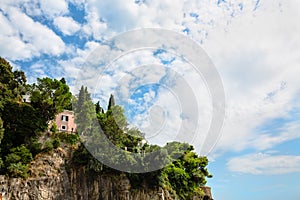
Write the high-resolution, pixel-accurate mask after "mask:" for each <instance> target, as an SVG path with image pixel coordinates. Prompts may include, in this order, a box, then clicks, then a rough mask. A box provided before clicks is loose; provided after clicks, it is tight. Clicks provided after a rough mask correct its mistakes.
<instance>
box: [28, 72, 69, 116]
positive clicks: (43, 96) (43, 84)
mask: <svg viewBox="0 0 300 200" xmlns="http://www.w3.org/2000/svg"><path fill="white" fill-rule="evenodd" d="M71 98H72V94H71V92H70V91H69V87H68V85H67V84H66V83H65V81H59V80H56V79H51V78H42V79H40V78H38V79H37V84H33V85H32V86H31V105H32V106H33V107H34V108H35V109H36V110H37V111H38V112H39V116H40V118H41V119H43V120H44V121H45V122H48V121H49V120H52V119H54V117H55V115H56V114H58V113H59V112H61V111H63V110H64V109H65V108H69V107H70V105H71Z"/></svg>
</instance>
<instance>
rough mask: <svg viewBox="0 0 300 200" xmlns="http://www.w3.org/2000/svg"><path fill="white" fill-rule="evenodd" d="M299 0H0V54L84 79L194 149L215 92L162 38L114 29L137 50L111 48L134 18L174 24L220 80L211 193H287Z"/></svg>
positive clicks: (297, 141)
mask: <svg viewBox="0 0 300 200" xmlns="http://www.w3.org/2000/svg"><path fill="white" fill-rule="evenodd" d="M299 8H300V2H299V1H298V0H199V1H196V0H195V1H194V0H185V1H179V0H172V1H171V0H162V1H161V0H151V1H148V0H135V1H134V0H130V1H127V0H126V1H124V0H122V1H121V0H111V1H105V0H52V1H46V0H1V2H0V25H1V28H0V56H2V57H4V58H5V59H7V60H8V61H10V63H11V64H12V65H13V66H14V68H15V69H21V70H23V71H25V72H26V74H27V77H28V81H29V82H30V83H32V82H34V81H35V80H36V78H37V77H44V76H50V77H53V78H61V77H65V78H66V79H67V81H68V83H69V84H70V86H71V89H72V92H74V93H76V92H77V89H78V86H79V85H80V84H82V83H84V84H86V85H87V86H88V87H89V89H90V91H91V92H92V94H93V97H94V99H95V100H100V102H101V104H102V105H103V106H104V107H106V104H107V99H108V97H109V95H110V93H114V94H115V95H116V97H117V100H118V101H119V102H120V104H122V105H123V106H124V108H125V110H126V115H127V117H128V119H129V121H130V122H131V123H132V124H133V125H134V126H138V127H139V128H141V129H142V130H143V131H144V132H146V133H147V134H146V137H147V139H148V140H149V141H151V142H154V143H164V142H167V141H170V140H175V139H182V140H186V141H188V142H191V143H192V144H194V145H195V147H196V150H197V151H198V152H199V153H201V152H202V151H203V149H201V147H202V146H203V143H204V141H205V140H204V139H205V137H206V136H207V135H206V134H207V132H208V130H209V126H210V123H211V121H212V118H213V109H214V105H212V104H213V103H212V102H214V101H222V99H215V97H214V96H213V95H212V94H213V91H211V88H210V87H209V84H208V82H209V81H208V80H206V79H211V78H212V77H207V76H205V73H204V75H203V74H201V73H199V72H198V71H197V70H195V66H193V64H194V63H192V62H191V61H190V60H186V59H185V57H184V56H182V55H181V54H180V52H179V53H178V52H176V49H175V48H173V47H172V46H169V49H168V48H167V45H165V43H164V42H163V41H162V42H160V44H161V45H160V46H155V45H154V46H152V47H153V48H145V47H146V46H145V44H146V42H150V43H151V42H152V40H151V39H153V38H152V37H146V38H137V39H136V40H132V38H131V40H124V38H123V41H122V44H123V45H128V46H130V45H132V43H133V44H134V45H136V46H135V49H130V48H123V49H122V48H121V49H119V48H114V45H116V43H115V42H113V41H114V40H112V39H111V38H115V37H118V36H119V35H120V34H122V33H126V32H127V31H130V30H137V29H140V28H156V29H164V30H168V31H173V32H175V33H178V34H181V38H182V37H183V38H184V37H186V38H188V39H190V40H192V41H194V42H195V43H196V44H197V45H199V47H201V48H202V49H203V52H205V53H203V52H201V55H199V56H200V57H201V56H202V57H203V58H206V57H207V58H210V61H211V62H212V63H213V65H211V66H212V67H215V69H216V70H217V72H218V75H219V77H220V80H221V81H222V83H223V89H224V90H223V91H224V94H225V98H226V101H225V116H224V123H222V130H221V132H220V134H219V133H214V134H216V136H218V137H216V138H218V140H217V143H216V145H215V146H214V144H215V143H213V144H211V147H214V148H213V149H212V150H211V151H209V153H208V157H209V159H210V161H211V162H210V165H209V169H210V171H211V173H212V174H214V178H213V179H211V180H209V182H208V184H209V185H210V186H211V187H212V189H213V195H214V198H215V199H225V200H226V199H230V200H240V199H243V200H247V199H249V200H250V199H251V200H252V199H257V200H265V199H274V200H279V199H283V198H285V199H290V200H296V199H300V192H299V191H300V181H299V179H300V148H299V146H300V123H299V122H300V101H299V100H300V84H299V74H300V37H299V35H300V25H299V22H298V20H299V19H300V12H299ZM162 35H163V34H162ZM164 37H165V38H168V36H164ZM121 39H122V38H121ZM168 40H169V38H168ZM183 40H184V39H183ZM183 40H181V39H179V40H178V42H177V43H176V42H175V43H176V44H177V45H179V44H180V42H182V41H183ZM134 45H133V46H134ZM139 45H140V46H139ZM139 47H140V48H139ZM172 49H173V50H174V49H175V51H172ZM124 50H128V51H127V52H126V51H124ZM188 53H191V54H192V53H194V52H188ZM197 53H198V52H197ZM202 57H201V58H202ZM180 131H184V132H185V133H186V135H184V137H181V136H180ZM174 133H178V134H179V136H178V134H174Z"/></svg>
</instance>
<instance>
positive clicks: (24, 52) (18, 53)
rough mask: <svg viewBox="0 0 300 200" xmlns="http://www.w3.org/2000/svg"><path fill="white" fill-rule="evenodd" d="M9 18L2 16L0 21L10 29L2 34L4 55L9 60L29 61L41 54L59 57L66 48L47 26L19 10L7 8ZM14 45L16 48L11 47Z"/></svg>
mask: <svg viewBox="0 0 300 200" xmlns="http://www.w3.org/2000/svg"><path fill="white" fill-rule="evenodd" d="M6 14H7V17H4V16H3V15H1V17H0V20H1V21H3V22H4V23H3V24H4V25H5V26H6V27H7V28H8V29H7V31H6V32H2V35H3V36H4V37H1V40H2V42H3V43H2V44H5V43H7V44H8V42H11V44H8V45H7V46H2V45H1V46H2V48H1V51H2V53H3V54H2V55H4V56H6V57H7V58H9V59H12V60H15V59H28V58H32V57H33V56H39V55H41V54H43V53H44V54H49V55H59V54H61V53H63V52H64V50H65V48H66V46H65V44H64V42H63V41H62V40H61V38H60V37H59V36H57V35H56V34H55V33H54V32H53V31H52V30H51V29H49V28H48V27H46V26H45V25H43V24H41V23H39V22H35V21H33V19H32V18H30V17H29V16H27V15H26V14H24V13H22V12H21V11H20V10H19V9H17V8H13V7H9V8H7V13H6ZM11 45H14V48H12V47H11Z"/></svg>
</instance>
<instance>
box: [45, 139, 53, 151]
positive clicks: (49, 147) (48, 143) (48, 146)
mask: <svg viewBox="0 0 300 200" xmlns="http://www.w3.org/2000/svg"><path fill="white" fill-rule="evenodd" d="M52 150H53V144H52V141H50V140H47V141H46V142H45V144H44V148H43V152H50V151H52Z"/></svg>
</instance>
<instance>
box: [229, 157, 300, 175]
mask: <svg viewBox="0 0 300 200" xmlns="http://www.w3.org/2000/svg"><path fill="white" fill-rule="evenodd" d="M227 167H228V169H229V170H230V171H233V172H240V173H246V174H254V175H274V174H288V173H294V172H300V156H291V155H270V154H264V153H257V154H249V155H245V156H241V157H235V158H232V159H230V160H229V161H228V163H227Z"/></svg>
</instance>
